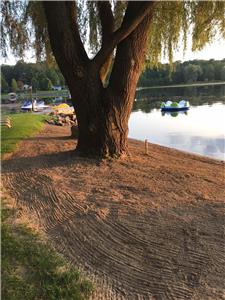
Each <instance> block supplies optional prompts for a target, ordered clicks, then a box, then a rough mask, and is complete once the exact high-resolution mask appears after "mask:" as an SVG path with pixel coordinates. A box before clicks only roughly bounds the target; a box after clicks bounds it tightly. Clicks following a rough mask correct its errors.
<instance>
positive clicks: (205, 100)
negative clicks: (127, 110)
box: [129, 86, 225, 160]
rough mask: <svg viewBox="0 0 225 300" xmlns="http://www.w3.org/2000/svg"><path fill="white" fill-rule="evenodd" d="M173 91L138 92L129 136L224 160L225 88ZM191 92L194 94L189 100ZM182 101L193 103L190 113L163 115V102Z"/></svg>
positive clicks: (164, 113)
mask: <svg viewBox="0 0 225 300" xmlns="http://www.w3.org/2000/svg"><path fill="white" fill-rule="evenodd" d="M171 90H172V89H170V92H169V94H168V93H167V91H165V90H163V91H154V92H153V90H143V91H138V92H137V94H136V99H137V101H136V102H135V103H134V109H133V112H132V114H131V117H130V121H129V136H130V137H132V138H135V139H139V140H144V139H148V140H149V141H150V142H152V143H156V144H160V145H163V146H168V147H172V148H176V149H179V150H183V151H188V152H192V153H197V154H201V155H205V156H210V157H213V158H217V159H222V160H225V121H224V115H225V88H224V86H217V87H212V86H211V87H208V88H206V87H200V88H197V87H194V88H188V89H187V88H182V89H177V88H176V89H173V91H171ZM190 91H192V93H193V94H192V95H191V96H190V97H188V93H189V92H190ZM209 92H210V93H212V94H209ZM157 93H159V94H160V93H161V94H162V95H163V96H159V95H157ZM213 93H214V94H213ZM181 98H184V99H187V100H188V101H189V102H190V104H191V107H190V110H189V111H188V112H187V111H186V112H175V113H174V112H163V113H162V112H161V110H160V104H161V102H162V101H165V100H175V101H177V100H180V99H181Z"/></svg>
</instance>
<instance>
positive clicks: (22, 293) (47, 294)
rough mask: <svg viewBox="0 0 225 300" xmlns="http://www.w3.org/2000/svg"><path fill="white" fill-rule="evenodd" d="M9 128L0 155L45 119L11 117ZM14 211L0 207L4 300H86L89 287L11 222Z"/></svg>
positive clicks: (40, 242)
mask: <svg viewBox="0 0 225 300" xmlns="http://www.w3.org/2000/svg"><path fill="white" fill-rule="evenodd" d="M10 118H11V120H12V128H10V129H8V128H4V127H2V128H1V129H2V144H1V152H2V154H4V153H9V152H12V151H14V150H15V149H16V146H17V145H18V143H19V142H20V141H21V140H22V139H24V138H28V137H30V136H32V135H34V134H35V133H37V132H38V131H39V130H40V129H41V128H42V127H43V125H44V120H45V119H46V116H44V115H34V114H28V113H26V114H14V115H10ZM15 218H16V211H14V210H13V209H11V208H8V206H6V205H5V204H4V203H3V205H2V208H1V221H2V223H1V238H2V239H1V242H2V243H1V246H2V247H1V255H2V265H1V279H2V282H1V284H2V299H4V300H21V299H24V300H40V299H43V300H76V299H77V300H79V299H87V298H88V296H89V294H90V291H91V289H92V286H91V284H90V282H88V281H85V280H81V278H80V275H79V273H78V272H77V271H76V270H74V268H72V267H71V266H69V265H68V264H67V263H66V262H65V260H64V259H63V258H62V257H61V256H59V255H58V254H57V252H56V251H55V250H54V249H53V248H52V247H51V245H49V244H48V243H47V242H45V241H43V239H41V237H40V236H39V235H38V234H37V233H36V232H35V231H34V230H32V229H30V228H29V227H28V226H27V225H25V224H19V223H18V222H17V223H16V222H14V220H15Z"/></svg>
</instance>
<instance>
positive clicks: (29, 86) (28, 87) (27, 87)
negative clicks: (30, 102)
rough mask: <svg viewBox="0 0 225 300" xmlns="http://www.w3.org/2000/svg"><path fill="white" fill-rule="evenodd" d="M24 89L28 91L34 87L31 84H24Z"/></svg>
mask: <svg viewBox="0 0 225 300" xmlns="http://www.w3.org/2000/svg"><path fill="white" fill-rule="evenodd" d="M23 89H24V90H25V91H28V90H30V89H32V86H31V85H29V84H24V85H23Z"/></svg>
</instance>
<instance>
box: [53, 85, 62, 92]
mask: <svg viewBox="0 0 225 300" xmlns="http://www.w3.org/2000/svg"><path fill="white" fill-rule="evenodd" d="M52 90H53V91H61V90H62V87H61V86H60V85H53V86H52Z"/></svg>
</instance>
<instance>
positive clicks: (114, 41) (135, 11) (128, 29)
mask: <svg viewBox="0 0 225 300" xmlns="http://www.w3.org/2000/svg"><path fill="white" fill-rule="evenodd" d="M154 4H155V1H130V2H129V3H128V7H127V10H126V13H125V16H124V19H123V22H122V25H121V27H120V28H119V29H118V30H117V31H115V32H114V33H112V34H111V36H110V39H109V40H108V43H107V44H105V43H103V45H102V47H101V49H100V50H99V52H98V53H97V55H96V56H95V57H94V59H93V61H94V62H95V63H96V64H97V65H99V66H100V67H101V66H102V65H103V64H104V62H105V61H106V59H107V57H108V56H109V55H110V54H111V53H112V51H113V50H114V48H115V47H116V45H118V44H119V43H120V42H121V41H122V40H124V39H125V38H126V37H128V36H129V35H130V34H131V33H132V32H133V30H134V29H135V28H136V27H137V26H138V25H139V24H140V23H141V22H142V20H143V19H144V18H145V16H147V15H148V14H149V13H150V12H151V10H152V8H153V6H154Z"/></svg>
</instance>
